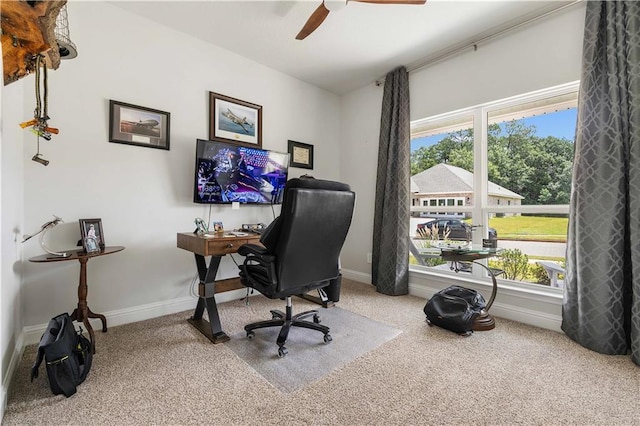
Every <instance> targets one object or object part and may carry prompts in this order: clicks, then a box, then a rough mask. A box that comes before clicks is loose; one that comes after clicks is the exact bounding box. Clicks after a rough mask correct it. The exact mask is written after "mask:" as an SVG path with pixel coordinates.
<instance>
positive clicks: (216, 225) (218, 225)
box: [210, 222, 224, 234]
mask: <svg viewBox="0 0 640 426" xmlns="http://www.w3.org/2000/svg"><path fill="white" fill-rule="evenodd" d="M210 229H212V230H213V232H214V233H216V234H224V226H222V222H211V228H210Z"/></svg>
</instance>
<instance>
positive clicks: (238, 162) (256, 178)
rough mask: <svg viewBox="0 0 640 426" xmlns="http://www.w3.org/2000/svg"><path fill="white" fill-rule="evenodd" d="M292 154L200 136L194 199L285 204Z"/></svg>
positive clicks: (223, 202)
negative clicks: (284, 195)
mask: <svg viewBox="0 0 640 426" xmlns="http://www.w3.org/2000/svg"><path fill="white" fill-rule="evenodd" d="M288 165H289V154H284V153H280V152H275V151H269V150H265V149H259V148H252V147H248V146H240V145H234V144H231V143H225V142H218V141H207V140H202V139H198V140H197V142H196V167H195V173H194V175H195V176H194V184H193V201H194V202H195V203H201V204H226V203H233V202H239V203H245V204H281V203H282V194H283V192H284V185H285V184H286V183H287V172H288V169H287V167H288Z"/></svg>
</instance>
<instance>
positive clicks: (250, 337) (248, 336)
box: [247, 331, 256, 340]
mask: <svg viewBox="0 0 640 426" xmlns="http://www.w3.org/2000/svg"><path fill="white" fill-rule="evenodd" d="M254 337H256V333H254V332H253V331H247V339H249V340H253V338H254Z"/></svg>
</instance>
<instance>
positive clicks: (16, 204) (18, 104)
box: [0, 85, 29, 414]
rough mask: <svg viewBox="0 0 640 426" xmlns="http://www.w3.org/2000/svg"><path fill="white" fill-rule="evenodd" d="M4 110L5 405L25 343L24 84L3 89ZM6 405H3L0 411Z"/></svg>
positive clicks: (0, 200) (1, 326) (0, 188)
mask: <svg viewBox="0 0 640 426" xmlns="http://www.w3.org/2000/svg"><path fill="white" fill-rule="evenodd" d="M0 92H1V94H2V107H1V108H2V109H1V114H0V117H1V121H0V134H1V135H2V136H1V140H0V142H1V144H0V167H1V169H0V183H1V185H0V207H1V209H0V211H1V212H2V213H1V214H0V219H1V220H0V235H2V240H1V241H2V242H1V244H0V253H1V255H2V257H1V258H2V262H1V264H0V265H1V266H0V267H1V268H2V269H1V275H0V303H1V305H0V350H2V352H1V353H2V364H1V366H2V370H1V371H2V374H0V378H1V383H2V386H1V388H0V404H4V401H5V395H6V392H7V390H8V385H9V380H10V379H11V378H10V377H9V376H8V375H7V374H6V373H7V372H8V371H11V370H12V367H15V364H16V363H17V361H18V359H17V356H15V351H14V350H15V349H16V347H17V348H18V349H20V347H21V346H22V344H21V341H20V332H21V329H22V309H21V302H20V298H21V295H20V271H21V269H22V250H21V247H20V245H21V244H20V241H21V240H22V235H21V233H20V229H21V228H22V216H23V214H22V212H23V209H22V192H23V190H22V188H23V185H22V168H23V165H22V161H21V159H22V143H23V141H22V129H21V128H20V127H19V126H18V123H20V122H22V121H24V120H25V117H29V116H28V115H27V116H24V115H23V102H22V93H23V90H22V87H21V85H13V86H12V85H10V86H7V87H2V89H0ZM3 408H4V406H2V407H0V414H1V412H2V409H3Z"/></svg>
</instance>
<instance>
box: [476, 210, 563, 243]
mask: <svg viewBox="0 0 640 426" xmlns="http://www.w3.org/2000/svg"><path fill="white" fill-rule="evenodd" d="M568 224H569V219H568V218H566V217H540V216H510V217H494V218H491V219H489V226H490V227H491V228H495V230H496V231H498V239H499V240H516V239H517V240H537V241H567V226H568Z"/></svg>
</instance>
